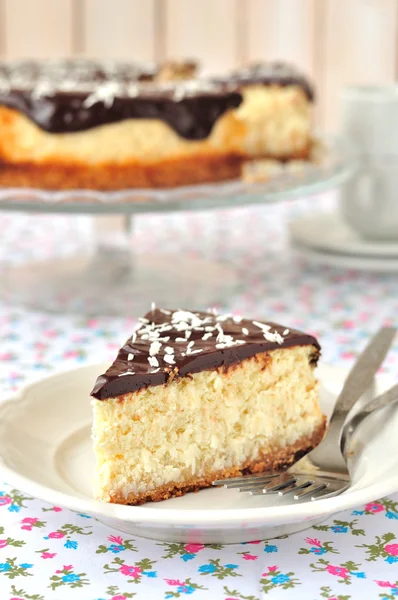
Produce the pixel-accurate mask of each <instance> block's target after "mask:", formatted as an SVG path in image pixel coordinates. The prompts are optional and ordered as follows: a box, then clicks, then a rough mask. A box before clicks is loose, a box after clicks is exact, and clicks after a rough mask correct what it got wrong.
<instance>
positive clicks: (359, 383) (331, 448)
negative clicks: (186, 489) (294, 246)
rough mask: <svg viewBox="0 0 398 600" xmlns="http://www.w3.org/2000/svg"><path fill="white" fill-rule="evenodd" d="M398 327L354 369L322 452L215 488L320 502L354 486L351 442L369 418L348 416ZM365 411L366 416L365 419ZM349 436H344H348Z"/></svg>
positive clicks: (382, 333)
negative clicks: (285, 467)
mask: <svg viewBox="0 0 398 600" xmlns="http://www.w3.org/2000/svg"><path fill="white" fill-rule="evenodd" d="M395 333H396V329H395V328H393V327H384V328H382V329H380V330H379V331H378V333H377V334H376V335H375V336H374V337H373V339H372V340H371V341H370V343H369V344H368V345H367V347H366V348H365V350H364V351H363V352H362V353H361V355H360V356H359V358H358V359H357V361H356V363H355V365H354V367H353V368H352V370H351V371H350V373H349V375H348V377H347V379H346V381H345V383H344V386H343V389H342V391H341V392H340V395H339V396H338V398H337V401H336V404H335V407H334V410H333V413H332V416H331V417H330V421H329V426H328V430H327V433H326V435H325V437H324V439H323V440H322V442H321V443H320V444H319V446H318V447H317V448H315V449H314V450H312V451H311V452H309V453H308V454H307V455H306V456H305V457H304V458H302V459H301V460H299V461H298V462H296V463H295V464H294V465H293V466H291V467H290V468H289V469H288V470H286V471H283V472H280V471H279V472H267V473H259V474H255V475H244V476H242V477H233V478H230V479H220V480H217V481H213V485H214V486H223V487H226V488H235V489H236V490H237V491H240V492H249V493H250V494H252V495H258V494H278V495H279V496H285V495H286V494H290V493H293V498H294V500H300V499H303V498H311V500H316V499H319V498H326V497H330V496H335V495H337V494H339V493H341V492H343V491H344V490H345V489H347V488H348V487H349V485H350V482H351V478H350V473H349V470H348V467H347V462H346V452H347V451H348V450H347V449H348V444H347V442H348V440H349V439H351V436H352V433H353V431H354V429H355V427H356V426H357V425H359V423H361V422H362V421H363V420H364V419H365V418H366V417H367V416H368V415H369V414H370V412H369V410H366V407H365V409H364V410H363V411H361V412H360V413H357V415H354V417H352V418H351V419H350V421H349V423H348V424H347V426H346V427H345V428H344V423H345V421H346V419H347V416H348V413H349V412H350V411H351V409H352V408H353V406H354V404H355V403H356V402H357V401H358V400H359V398H360V397H361V396H362V394H363V393H364V392H365V391H366V390H367V389H368V388H369V387H370V386H371V384H372V382H373V378H374V375H375V374H376V372H377V369H378V368H379V367H380V365H381V364H382V362H383V360H384V358H385V356H386V354H387V352H388V350H389V348H390V346H391V343H392V341H393V339H394V336H395ZM394 394H395V395H398V386H394V388H392V389H391V390H389V392H386V393H385V394H382V395H381V396H379V397H378V398H376V399H374V400H372V401H371V402H370V403H369V404H368V405H367V406H368V408H369V409H370V408H371V406H372V405H373V408H374V409H375V408H377V407H378V406H379V405H381V406H385V405H386V403H388V402H391V400H392V399H395V397H396V396H394ZM362 413H365V414H364V416H363V418H360V415H362ZM343 434H344V435H343Z"/></svg>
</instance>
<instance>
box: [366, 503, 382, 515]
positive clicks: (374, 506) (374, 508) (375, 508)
mask: <svg viewBox="0 0 398 600" xmlns="http://www.w3.org/2000/svg"><path fill="white" fill-rule="evenodd" d="M365 510H367V511H368V512H371V513H378V512H382V511H383V510H384V506H383V505H382V504H380V502H368V504H365Z"/></svg>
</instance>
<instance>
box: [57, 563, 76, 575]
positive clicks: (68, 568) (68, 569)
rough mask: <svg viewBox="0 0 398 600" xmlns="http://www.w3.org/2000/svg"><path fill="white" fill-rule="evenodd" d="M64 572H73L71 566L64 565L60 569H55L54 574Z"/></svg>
mask: <svg viewBox="0 0 398 600" xmlns="http://www.w3.org/2000/svg"><path fill="white" fill-rule="evenodd" d="M64 571H73V565H64V566H63V567H62V569H57V571H55V572H56V573H63V572H64Z"/></svg>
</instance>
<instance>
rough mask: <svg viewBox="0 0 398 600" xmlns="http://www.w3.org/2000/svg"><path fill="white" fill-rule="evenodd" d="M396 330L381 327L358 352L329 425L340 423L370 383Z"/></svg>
mask: <svg viewBox="0 0 398 600" xmlns="http://www.w3.org/2000/svg"><path fill="white" fill-rule="evenodd" d="M396 332H397V330H396V328H395V327H382V328H381V329H380V330H379V331H378V332H377V333H376V335H375V336H374V337H373V338H372V340H371V341H370V342H369V344H368V345H367V346H366V348H365V350H363V352H362V353H361V354H360V356H359V357H358V359H357V361H356V362H355V364H354V366H353V368H352V369H351V371H350V373H349V375H348V377H347V379H346V380H345V383H344V386H343V389H342V390H341V392H340V394H339V397H338V398H337V401H336V404H335V407H334V410H333V413H332V416H331V417H330V421H329V427H330V426H331V425H332V424H334V423H335V422H338V423H339V424H342V423H341V421H342V419H343V420H345V418H346V417H347V415H348V413H349V412H350V410H351V408H352V407H353V406H354V404H355V403H356V402H357V400H359V398H360V397H361V396H362V394H364V393H365V392H366V390H367V389H368V388H369V387H370V385H371V384H372V381H373V378H374V376H375V375H376V373H377V370H378V368H379V367H380V366H381V364H382V363H383V361H384V359H385V357H386V354H387V352H388V350H389V349H390V346H391V344H392V341H393V339H394V336H395V334H396Z"/></svg>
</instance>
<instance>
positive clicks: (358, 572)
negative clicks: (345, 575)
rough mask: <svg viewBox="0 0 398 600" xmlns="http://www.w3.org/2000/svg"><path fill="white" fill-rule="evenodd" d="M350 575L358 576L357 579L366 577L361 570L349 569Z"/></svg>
mask: <svg viewBox="0 0 398 600" xmlns="http://www.w3.org/2000/svg"><path fill="white" fill-rule="evenodd" d="M350 575H353V576H354V577H358V579H366V574H365V573H364V572H363V571H350Z"/></svg>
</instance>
